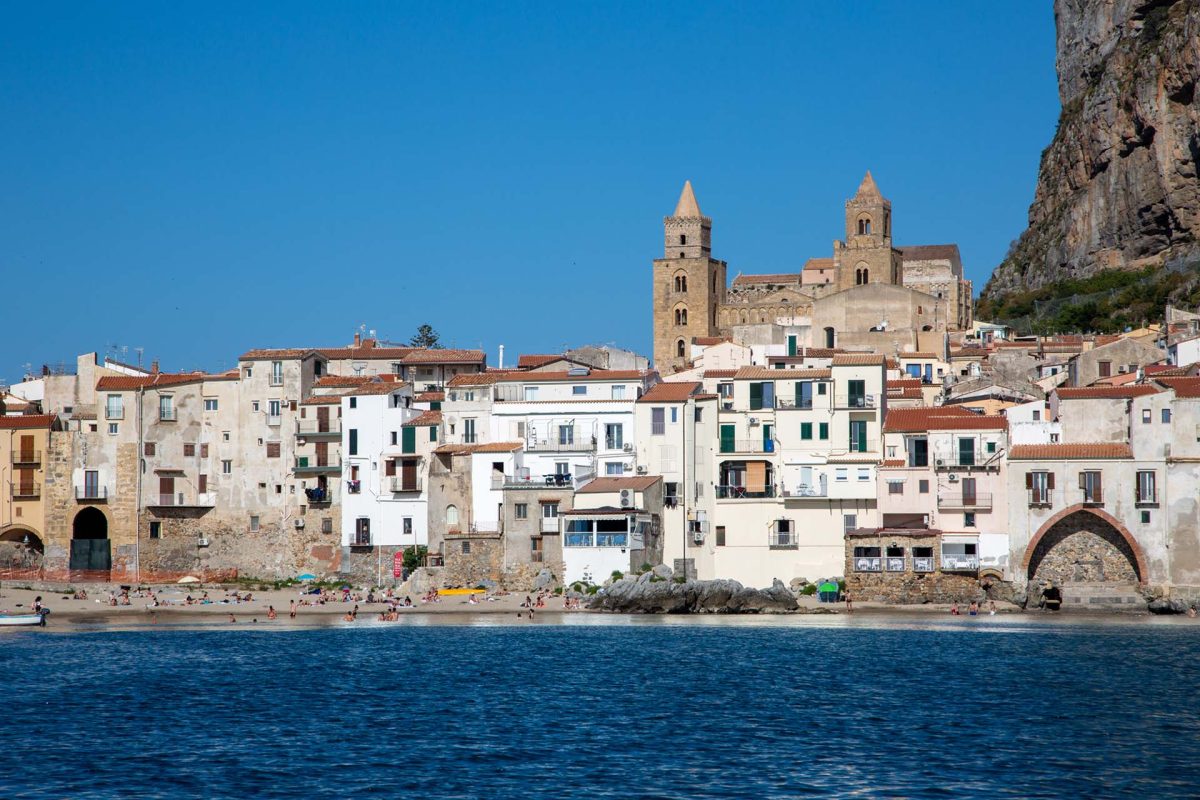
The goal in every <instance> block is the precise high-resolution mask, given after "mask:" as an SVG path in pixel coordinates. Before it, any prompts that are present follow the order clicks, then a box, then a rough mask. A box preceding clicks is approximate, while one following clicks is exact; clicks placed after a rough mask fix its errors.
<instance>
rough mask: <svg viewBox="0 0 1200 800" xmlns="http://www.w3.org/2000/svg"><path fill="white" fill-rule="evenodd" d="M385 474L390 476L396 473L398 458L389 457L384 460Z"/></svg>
mask: <svg viewBox="0 0 1200 800" xmlns="http://www.w3.org/2000/svg"><path fill="white" fill-rule="evenodd" d="M383 470H384V471H383V474H384V475H387V476H388V477H389V478H390V477H392V476H393V475H395V474H396V459H394V458H389V459H388V460H386V461H384V462H383Z"/></svg>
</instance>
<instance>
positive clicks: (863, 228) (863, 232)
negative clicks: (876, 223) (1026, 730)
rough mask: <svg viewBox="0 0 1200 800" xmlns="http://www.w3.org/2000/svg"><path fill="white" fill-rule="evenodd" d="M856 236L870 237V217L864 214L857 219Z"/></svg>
mask: <svg viewBox="0 0 1200 800" xmlns="http://www.w3.org/2000/svg"><path fill="white" fill-rule="evenodd" d="M858 235H859V236H870V235H871V217H870V215H868V214H864V215H862V216H861V217H859V218H858Z"/></svg>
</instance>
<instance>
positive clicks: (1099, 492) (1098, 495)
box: [1094, 472, 1104, 503]
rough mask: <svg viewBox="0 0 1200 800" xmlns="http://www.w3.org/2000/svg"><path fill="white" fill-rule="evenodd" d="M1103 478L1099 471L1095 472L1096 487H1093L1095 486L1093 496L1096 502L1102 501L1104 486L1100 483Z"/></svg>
mask: <svg viewBox="0 0 1200 800" xmlns="http://www.w3.org/2000/svg"><path fill="white" fill-rule="evenodd" d="M1103 480H1104V477H1103V475H1101V473H1099V472H1097V473H1096V487H1095V488H1096V492H1095V494H1096V496H1095V498H1094V500H1095V501H1096V502H1097V503H1103V502H1104V486H1103V483H1102V482H1103Z"/></svg>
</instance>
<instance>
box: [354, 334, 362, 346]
mask: <svg viewBox="0 0 1200 800" xmlns="http://www.w3.org/2000/svg"><path fill="white" fill-rule="evenodd" d="M361 344H362V334H361V333H359V332H358V331H355V332H354V346H355V347H358V346H359V345H361Z"/></svg>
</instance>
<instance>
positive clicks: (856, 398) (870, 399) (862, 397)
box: [833, 394, 878, 409]
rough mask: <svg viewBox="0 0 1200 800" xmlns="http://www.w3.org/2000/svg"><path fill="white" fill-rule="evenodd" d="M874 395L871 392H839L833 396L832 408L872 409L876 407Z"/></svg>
mask: <svg viewBox="0 0 1200 800" xmlns="http://www.w3.org/2000/svg"><path fill="white" fill-rule="evenodd" d="M877 399H878V398H877V397H876V395H873V394H839V395H836V396H835V397H834V400H833V407H834V408H849V409H873V408H876V401H877Z"/></svg>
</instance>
